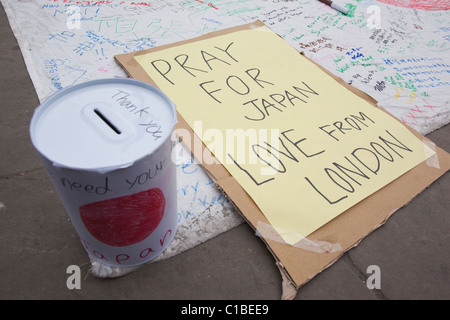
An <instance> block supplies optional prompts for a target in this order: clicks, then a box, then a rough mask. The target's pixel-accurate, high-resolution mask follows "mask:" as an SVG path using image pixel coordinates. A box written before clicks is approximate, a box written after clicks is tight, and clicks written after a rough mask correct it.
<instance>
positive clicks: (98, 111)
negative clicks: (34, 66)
mask: <svg viewBox="0 0 450 320" xmlns="http://www.w3.org/2000/svg"><path fill="white" fill-rule="evenodd" d="M176 121H177V116H176V111H175V106H174V104H173V103H172V102H171V101H170V100H169V98H168V97H167V96H166V95H164V94H163V93H162V92H161V91H160V90H159V89H157V88H155V87H153V86H151V85H149V84H147V83H144V82H141V81H137V80H133V79H126V78H123V79H120V78H115V79H103V80H94V81H88V82H85V83H82V84H79V85H75V86H71V87H68V88H66V89H63V90H61V91H59V92H57V93H56V94H54V95H52V96H51V97H50V98H48V99H47V100H46V101H45V102H43V103H42V104H41V105H40V106H39V107H38V108H36V110H35V112H34V114H33V117H32V120H31V124H30V136H31V141H32V143H33V145H34V147H35V148H36V149H37V151H38V152H39V154H40V156H41V158H42V161H43V163H44V166H45V168H46V169H47V171H48V173H49V175H50V177H51V179H52V181H53V184H54V187H55V189H56V191H57V192H58V194H59V196H60V198H61V201H62V203H63V205H64V207H65V209H66V211H67V213H68V215H69V217H70V219H71V221H72V223H73V225H74V227H75V229H76V231H77V233H78V235H79V237H80V239H81V242H82V244H83V246H84V248H85V249H86V251H87V252H88V254H89V256H90V257H92V258H93V259H95V260H97V261H99V262H100V263H102V264H105V265H109V266H113V267H132V266H137V265H140V264H143V263H145V262H148V261H150V260H152V259H154V258H155V257H156V256H158V255H159V254H160V253H162V252H163V251H164V249H166V248H167V246H168V245H169V243H170V242H171V241H172V239H173V237H174V235H175V232H176V228H177V197H176V170H175V164H174V162H173V161H172V159H171V151H172V141H171V137H172V132H173V130H174V127H175V124H176Z"/></svg>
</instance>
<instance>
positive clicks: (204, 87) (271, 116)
mask: <svg viewBox="0 0 450 320" xmlns="http://www.w3.org/2000/svg"><path fill="white" fill-rule="evenodd" d="M135 59H136V60H137V62H138V63H139V64H140V65H141V66H142V67H143V68H144V69H145V71H146V72H147V73H148V74H149V76H150V77H151V78H152V79H153V80H154V81H155V83H156V84H157V85H158V87H159V88H161V90H163V91H164V92H165V93H166V94H167V95H168V96H169V97H170V99H172V101H173V102H174V103H175V104H176V105H177V109H178V111H179V113H180V114H181V115H182V116H183V118H184V119H185V120H186V121H187V123H188V124H189V125H190V126H191V128H193V130H194V132H195V133H196V134H197V135H198V136H199V137H200V138H201V139H202V140H203V142H204V143H205V145H207V146H208V148H209V149H210V150H211V151H212V152H213V153H214V155H215V156H216V157H217V159H218V160H219V161H220V162H221V163H222V164H223V165H224V166H225V167H226V169H227V170H228V171H229V172H230V173H231V174H232V175H233V177H234V178H235V179H236V180H237V181H238V182H239V183H240V184H241V185H242V186H243V188H244V189H245V190H246V191H247V193H248V194H249V195H250V197H251V198H252V199H253V200H254V201H255V203H256V204H257V205H258V207H259V208H260V209H261V211H262V212H263V214H264V215H265V216H266V217H267V219H268V220H269V222H270V223H271V224H272V225H273V226H274V227H275V228H276V229H277V230H278V231H279V233H280V235H281V236H282V237H283V239H284V241H286V242H287V243H290V244H293V243H295V242H297V241H299V240H301V239H302V238H303V237H306V236H308V235H309V234H310V233H312V232H313V231H315V230H316V229H318V228H319V227H321V226H322V225H324V224H325V223H326V222H328V221H330V220H331V219H333V218H334V217H336V216H337V215H339V214H341V213H342V212H344V211H345V210H346V209H348V208H350V207H351V206H353V205H355V204H356V203H358V202H359V201H361V200H362V199H364V198H366V197H368V196H369V195H371V194H372V193H374V192H375V191H377V190H379V189H380V188H382V187H383V186H385V185H387V184H388V183H390V182H391V181H393V180H394V179H396V178H397V177H399V176H400V175H402V174H404V173H405V172H407V171H408V170H410V169H411V168H413V167H415V166H416V165H417V164H419V163H420V162H422V161H424V160H425V159H426V157H428V156H431V155H433V151H432V150H431V149H428V148H427V147H426V146H425V145H424V144H423V142H422V141H420V140H419V139H417V138H416V137H415V136H414V135H413V134H411V133H410V132H409V131H408V130H407V129H406V128H405V127H404V126H403V125H402V124H401V123H400V122H398V121H397V120H395V119H394V118H392V117H391V116H389V115H387V114H386V113H384V112H382V111H381V110H379V109H377V108H375V107H373V106H372V105H371V104H369V103H368V102H366V101H365V100H363V99H361V98H360V97H358V96H356V95H355V94H353V93H352V92H350V91H349V90H347V89H346V88H344V87H343V86H341V85H340V84H339V83H338V82H337V81H335V80H334V79H333V78H331V77H330V76H328V75H327V74H326V73H325V72H323V71H322V70H320V69H319V68H318V67H317V66H315V65H314V64H313V63H312V62H310V61H309V60H308V59H306V58H304V57H303V56H301V55H300V54H299V53H298V51H297V50H295V49H294V48H293V47H291V46H290V45H289V44H288V43H287V42H285V41H284V40H283V39H282V38H280V37H279V36H278V35H276V34H275V33H273V32H272V31H271V30H270V29H269V28H267V27H258V28H254V29H251V30H241V31H236V32H232V33H229V34H225V35H222V36H218V37H213V38H210V39H204V40H201V41H195V42H190V43H187V44H183V45H180V46H175V47H171V48H168V49H164V50H158V51H150V52H148V53H146V54H143V55H139V56H135Z"/></svg>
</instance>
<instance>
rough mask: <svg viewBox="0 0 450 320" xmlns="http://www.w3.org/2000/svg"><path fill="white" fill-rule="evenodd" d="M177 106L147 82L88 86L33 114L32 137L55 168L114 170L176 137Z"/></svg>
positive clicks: (50, 101)
mask: <svg viewBox="0 0 450 320" xmlns="http://www.w3.org/2000/svg"><path fill="white" fill-rule="evenodd" d="M176 119H177V116H176V111H175V105H174V104H173V103H172V102H171V101H170V100H169V98H168V97H167V96H166V95H165V94H163V93H162V92H161V91H160V90H159V89H157V88H155V87H154V86H152V85H150V84H147V83H145V82H142V81H138V80H134V79H127V78H114V79H102V80H93V81H87V82H84V83H82V84H78V85H74V86H71V87H68V88H65V89H63V90H61V91H58V92H57V93H55V94H54V95H52V96H50V97H49V98H48V99H47V100H46V101H44V102H43V103H42V104H41V105H40V106H39V107H37V108H36V110H35V111H34V114H33V117H32V119H31V124H30V136H31V141H32V143H33V145H34V147H35V148H36V149H37V150H38V151H39V153H40V154H41V155H42V156H44V157H46V158H47V159H49V160H50V161H52V162H53V164H54V165H56V166H60V167H67V168H72V169H79V170H88V171H90V170H93V171H111V170H115V169H118V168H125V167H128V166H131V165H132V164H133V163H134V162H135V161H137V160H139V159H141V158H143V157H145V156H147V155H149V154H151V153H153V152H154V151H155V150H157V149H158V148H159V147H160V146H161V145H162V144H163V143H164V142H165V141H166V140H167V139H170V136H171V134H172V132H173V129H174V126H175V124H176V121H177V120H176Z"/></svg>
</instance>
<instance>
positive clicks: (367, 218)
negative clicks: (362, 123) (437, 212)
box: [115, 21, 450, 298]
mask: <svg viewBox="0 0 450 320" xmlns="http://www.w3.org/2000/svg"><path fill="white" fill-rule="evenodd" d="M263 25H264V24H263V23H262V22H260V21H256V22H253V23H250V24H246V25H242V26H237V27H233V28H229V29H224V30H220V31H215V32H212V33H209V34H206V35H204V36H201V37H198V38H194V39H190V40H185V41H181V42H177V43H172V44H169V45H165V46H161V47H156V48H151V49H148V50H143V51H138V52H133V53H127V54H121V55H117V56H115V59H116V61H117V62H118V63H119V64H120V65H121V66H122V67H123V68H124V69H125V71H126V72H127V73H128V74H129V75H130V76H131V77H133V78H135V79H138V80H141V81H144V82H148V83H151V84H152V85H154V86H157V85H156V83H155V82H154V81H153V80H152V79H151V78H150V77H149V75H148V74H147V73H146V72H145V70H144V69H143V68H142V67H141V66H140V65H139V63H138V62H137V61H136V60H135V59H134V57H135V56H137V55H142V54H147V53H149V52H154V51H158V50H164V49H167V48H170V47H174V46H179V45H183V44H186V43H190V42H194V41H199V40H204V39H208V38H212V37H216V36H220V35H224V34H227V33H232V32H236V31H240V30H250V29H252V28H255V27H259V26H263ZM299 54H301V53H299ZM316 65H317V64H316ZM319 67H320V66H319ZM320 68H321V67H320ZM321 69H322V70H323V71H325V72H326V73H327V74H328V75H329V76H330V77H332V78H333V79H335V80H336V81H337V82H338V83H339V84H340V85H342V86H343V87H345V88H346V89H348V90H350V91H351V92H353V93H354V94H356V95H358V96H359V97H361V98H363V99H364V100H366V101H367V102H369V103H370V104H371V105H373V107H374V108H379V107H378V106H377V102H376V101H375V100H374V99H372V98H371V97H370V96H368V95H367V94H365V93H364V92H362V91H360V90H358V89H356V88H354V87H352V86H350V85H349V84H347V83H346V82H345V81H343V80H342V79H340V78H338V77H336V76H334V75H333V74H332V73H330V72H328V71H327V70H325V69H324V68H321ZM379 109H381V108H379ZM381 110H383V109H381ZM383 111H384V110H383ZM386 113H387V112H386ZM177 115H178V124H177V128H178V129H183V130H188V131H189V132H190V133H191V136H192V137H193V139H191V140H190V145H187V147H188V148H189V150H191V152H192V154H193V156H194V157H195V158H196V159H197V160H198V161H199V162H200V163H201V164H202V166H203V168H204V169H205V171H206V172H207V173H208V175H209V176H210V177H211V178H212V179H213V180H214V182H215V184H216V186H217V187H218V188H220V189H221V190H222V191H223V192H224V193H225V195H226V196H227V197H228V198H229V199H230V201H231V202H232V203H233V204H234V205H235V206H236V208H237V209H238V211H239V213H240V214H241V215H242V216H243V218H244V219H245V220H246V221H247V222H248V223H249V225H250V226H251V227H252V228H253V229H254V230H256V232H257V233H258V235H259V236H260V237H261V238H262V239H263V241H264V242H265V243H266V245H267V247H268V249H269V250H270V252H271V253H272V254H273V256H274V257H275V259H276V261H277V265H278V267H279V268H280V271H281V273H282V276H283V280H284V281H283V283H284V285H283V287H284V289H286V290H289V288H291V289H292V290H293V291H291V294H289V292H287V291H285V292H284V297H285V298H292V297H293V295H292V292H295V290H298V288H300V287H301V286H302V285H303V284H305V283H306V282H307V281H309V280H310V279H312V278H313V277H314V276H315V275H316V274H318V273H319V272H321V271H322V270H324V269H325V268H327V267H328V266H330V265H331V264H332V263H334V262H335V261H336V260H337V259H339V257H340V256H341V255H343V254H344V253H345V252H346V251H347V250H349V249H351V248H352V247H354V246H356V245H357V244H358V243H359V242H360V241H361V240H362V239H363V238H364V237H365V236H367V235H368V234H369V233H371V232H372V231H374V230H375V229H376V228H378V227H380V226H381V225H383V224H384V223H385V222H386V220H387V219H388V218H389V217H390V216H391V215H392V214H393V213H394V212H395V211H397V210H398V209H399V208H401V207H402V206H404V205H406V204H407V203H408V202H410V201H411V200H412V199H413V198H414V197H415V196H416V195H418V194H419V193H420V192H421V191H422V190H424V189H425V188H427V187H428V186H429V185H430V184H431V183H433V181H435V180H436V179H438V178H439V177H440V176H441V175H443V174H444V173H445V172H447V171H448V170H449V169H450V155H449V154H448V153H447V152H446V151H444V150H442V149H441V148H439V147H437V146H436V147H435V151H436V156H433V159H434V162H432V163H431V162H430V161H429V160H430V159H428V160H427V161H423V162H422V163H421V164H419V165H418V166H416V167H414V168H413V169H411V170H410V171H408V172H407V173H405V174H404V175H402V176H400V177H399V178H398V179H396V180H394V181H393V182H391V183H389V184H388V185H386V186H385V187H383V188H382V189H380V190H379V191H377V192H375V193H373V194H372V195H370V196H369V197H367V198H365V199H364V200H363V201H361V202H359V203H357V204H356V205H354V206H353V207H351V208H350V209H348V210H346V211H345V212H343V213H342V214H340V215H339V216H337V217H336V218H334V219H333V220H331V221H329V222H328V223H327V224H325V225H324V226H322V227H321V228H319V229H317V230H316V231H314V232H313V233H312V234H310V235H309V236H308V239H307V243H306V245H302V246H296V245H294V246H292V245H288V244H286V243H284V242H283V241H282V240H281V239H280V238H277V237H276V236H275V237H274V236H273V232H275V231H273V232H272V231H271V229H270V224H269V222H268V220H267V219H266V218H265V216H264V214H263V213H262V212H261V210H260V209H259V208H258V206H257V205H256V204H255V202H254V201H253V200H252V199H251V198H250V196H249V195H248V194H247V193H246V192H245V190H244V189H243V188H242V187H241V185H240V184H239V183H238V182H237V181H236V180H235V179H234V178H233V176H232V175H231V174H230V173H229V172H228V171H227V170H226V169H225V167H224V166H223V165H221V164H217V163H219V162H218V161H217V163H216V164H210V162H205V161H201V160H202V157H203V155H204V154H205V149H206V146H205V145H204V144H203V143H202V142H201V140H200V138H199V137H197V136H196V135H195V134H194V132H193V130H192V128H190V126H189V125H188V124H187V123H186V121H185V120H184V119H183V118H182V116H181V115H180V114H179V113H178V114H177ZM389 116H391V117H393V116H392V115H389ZM393 118H394V117H393ZM395 120H396V121H399V120H397V119H395ZM399 122H400V121H399ZM402 125H403V124H402ZM408 129H409V130H410V131H411V132H412V133H413V134H414V135H415V136H416V137H417V138H418V139H420V140H422V141H424V142H425V143H426V144H427V145H432V146H434V144H433V143H432V142H431V141H429V140H428V139H427V138H425V137H424V136H422V135H420V134H419V133H418V132H416V131H415V130H413V129H411V128H409V127H408ZM195 146H202V148H198V147H197V148H195ZM206 151H207V150H206ZM261 226H264V227H266V226H269V229H268V230H269V231H267V229H265V230H264V231H262V229H261ZM333 244H334V245H335V246H334V247H333V246H332V245H333ZM308 245H310V248H308ZM330 245H331V247H330ZM336 245H337V247H338V249H336ZM317 248H319V250H318V249H317ZM330 248H334V249H330Z"/></svg>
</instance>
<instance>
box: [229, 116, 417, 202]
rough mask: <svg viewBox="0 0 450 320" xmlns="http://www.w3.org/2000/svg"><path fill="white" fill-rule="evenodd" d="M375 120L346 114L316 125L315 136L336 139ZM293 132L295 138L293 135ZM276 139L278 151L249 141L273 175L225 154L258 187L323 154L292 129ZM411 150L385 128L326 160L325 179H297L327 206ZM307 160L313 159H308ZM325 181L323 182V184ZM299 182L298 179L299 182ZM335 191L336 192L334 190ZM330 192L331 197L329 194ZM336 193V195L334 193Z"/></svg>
mask: <svg viewBox="0 0 450 320" xmlns="http://www.w3.org/2000/svg"><path fill="white" fill-rule="evenodd" d="M374 124H375V121H373V120H372V119H371V118H369V117H368V116H367V115H366V114H364V113H363V112H359V113H358V114H355V115H349V116H348V117H346V118H345V119H344V120H343V121H336V122H334V123H332V124H326V125H323V126H320V127H318V129H319V132H321V133H322V135H320V134H318V135H317V137H320V138H322V137H323V134H326V136H328V137H329V138H330V139H333V140H334V141H336V142H338V141H340V140H341V139H343V138H344V136H345V135H347V134H349V133H350V132H351V131H353V132H354V133H356V132H355V131H361V130H364V128H367V127H369V126H371V125H374ZM296 134H297V137H296V136H295V135H296ZM278 139H279V150H278V149H276V148H274V147H273V146H272V145H270V144H269V143H267V142H263V143H259V144H253V145H252V146H251V147H250V149H251V150H252V151H253V152H254V153H255V154H256V156H257V157H258V158H259V159H260V160H261V161H262V162H263V163H265V164H266V165H267V167H268V168H271V169H272V170H273V175H272V176H270V177H268V175H267V171H266V173H265V174H261V171H262V170H260V167H258V170H259V171H258V170H255V169H254V168H253V169H252V167H251V166H245V165H244V164H240V163H238V162H237V161H236V160H235V159H234V158H233V157H232V155H231V154H227V155H228V157H229V158H230V159H231V160H232V161H233V162H234V164H235V165H236V166H237V167H238V168H239V169H240V170H242V171H243V172H244V173H245V174H246V175H247V176H248V177H249V178H250V179H251V180H252V181H253V182H254V183H255V184H256V186H261V185H263V184H266V183H270V182H272V181H275V179H276V177H277V175H276V174H285V173H287V172H288V171H289V170H288V164H292V163H293V162H294V163H295V164H297V165H302V164H301V160H306V159H309V158H315V157H318V156H330V155H327V153H326V150H324V149H321V148H320V147H318V146H320V144H317V143H313V142H311V141H309V139H307V138H301V139H299V138H298V132H296V131H295V129H289V130H285V131H283V132H281V135H280V137H279V138H278ZM410 152H412V150H411V149H410V148H409V147H408V146H406V145H405V143H403V142H401V141H400V140H399V139H398V138H397V137H396V136H395V135H394V134H392V133H391V132H390V131H389V130H385V131H384V133H383V136H381V135H379V136H378V137H376V138H375V137H374V139H373V141H370V142H367V143H366V144H365V145H364V146H358V147H356V148H354V149H353V150H352V151H351V152H350V153H349V154H347V155H345V156H343V157H341V158H340V159H336V161H333V160H334V159H330V165H329V167H326V168H323V174H324V175H325V176H326V178H325V179H314V178H311V177H307V176H305V177H300V179H299V180H303V179H304V180H303V181H306V182H307V185H309V186H311V187H312V188H313V189H314V190H315V192H317V194H318V195H320V197H321V198H323V199H324V200H325V201H327V202H328V203H329V204H330V205H333V204H336V203H338V202H340V201H342V200H344V199H345V198H347V197H348V195H349V194H352V193H354V192H355V190H356V189H357V188H358V187H361V186H362V185H363V184H364V182H366V181H369V180H370V179H371V178H372V177H374V176H376V175H377V174H382V171H383V168H385V167H386V164H387V163H389V162H391V163H393V162H395V161H398V160H399V159H403V157H404V156H405V154H407V153H410ZM311 161H314V159H313V160H311ZM318 180H321V181H322V184H321V185H318V184H317V182H316V181H318ZM323 181H327V183H323ZM299 182H301V181H299ZM336 190H337V191H336ZM330 194H334V195H335V196H334V198H333V197H331V196H330ZM336 195H338V196H336Z"/></svg>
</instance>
